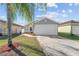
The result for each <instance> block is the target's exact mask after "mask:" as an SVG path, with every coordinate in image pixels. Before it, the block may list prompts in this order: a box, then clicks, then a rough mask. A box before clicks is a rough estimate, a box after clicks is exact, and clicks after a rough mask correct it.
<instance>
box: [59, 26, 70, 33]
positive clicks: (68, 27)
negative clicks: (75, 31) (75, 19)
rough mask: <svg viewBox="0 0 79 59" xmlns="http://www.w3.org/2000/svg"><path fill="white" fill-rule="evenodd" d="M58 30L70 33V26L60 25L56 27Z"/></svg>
mask: <svg viewBox="0 0 79 59" xmlns="http://www.w3.org/2000/svg"><path fill="white" fill-rule="evenodd" d="M58 32H63V33H70V32H71V26H70V25H67V26H60V27H58Z"/></svg>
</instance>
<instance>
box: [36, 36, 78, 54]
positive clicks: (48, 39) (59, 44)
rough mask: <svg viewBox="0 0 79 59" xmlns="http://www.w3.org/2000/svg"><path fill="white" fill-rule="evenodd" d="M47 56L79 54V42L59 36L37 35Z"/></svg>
mask: <svg viewBox="0 0 79 59" xmlns="http://www.w3.org/2000/svg"><path fill="white" fill-rule="evenodd" d="M36 37H37V40H38V41H39V43H40V45H41V47H42V48H43V51H44V53H45V54H46V55H47V56H79V42H76V41H72V40H69V39H65V38H61V37H58V36H36Z"/></svg>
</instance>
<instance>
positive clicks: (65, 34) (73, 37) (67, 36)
mask: <svg viewBox="0 0 79 59" xmlns="http://www.w3.org/2000/svg"><path fill="white" fill-rule="evenodd" d="M58 34H59V36H62V37H64V38H68V39H71V40H75V41H79V36H76V35H72V36H71V35H70V34H69V33H62V32H59V33H58Z"/></svg>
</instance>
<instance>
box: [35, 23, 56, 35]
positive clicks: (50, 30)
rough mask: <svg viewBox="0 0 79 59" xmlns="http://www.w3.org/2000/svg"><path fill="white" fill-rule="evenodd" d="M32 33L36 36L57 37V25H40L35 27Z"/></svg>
mask: <svg viewBox="0 0 79 59" xmlns="http://www.w3.org/2000/svg"><path fill="white" fill-rule="evenodd" d="M34 33H35V34H38V35H57V25H55V24H40V25H38V24H37V25H35V27H34Z"/></svg>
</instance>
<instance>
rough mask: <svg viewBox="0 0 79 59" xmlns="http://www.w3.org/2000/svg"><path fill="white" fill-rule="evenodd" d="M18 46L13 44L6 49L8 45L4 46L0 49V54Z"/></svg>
mask: <svg viewBox="0 0 79 59" xmlns="http://www.w3.org/2000/svg"><path fill="white" fill-rule="evenodd" d="M19 46H20V43H18V42H14V43H13V46H12V47H8V44H5V45H3V46H1V47H0V53H3V52H9V51H11V50H13V49H15V48H18V47H19Z"/></svg>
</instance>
